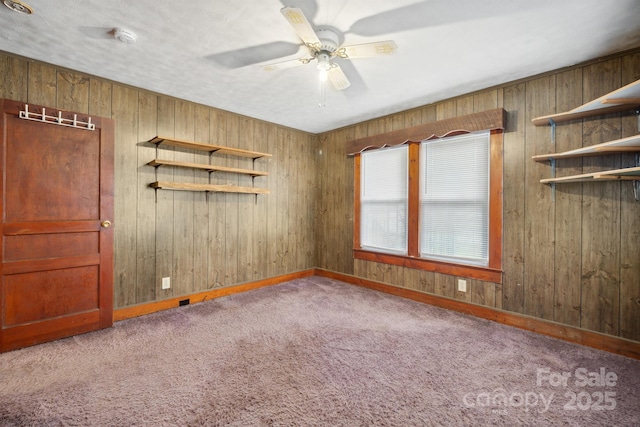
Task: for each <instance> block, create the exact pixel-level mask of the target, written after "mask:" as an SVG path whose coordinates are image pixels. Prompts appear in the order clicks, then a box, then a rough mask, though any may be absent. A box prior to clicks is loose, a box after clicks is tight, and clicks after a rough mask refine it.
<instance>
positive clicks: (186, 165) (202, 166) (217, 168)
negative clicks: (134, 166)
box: [147, 159, 269, 176]
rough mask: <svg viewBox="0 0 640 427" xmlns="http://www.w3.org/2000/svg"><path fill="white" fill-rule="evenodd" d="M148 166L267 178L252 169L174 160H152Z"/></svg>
mask: <svg viewBox="0 0 640 427" xmlns="http://www.w3.org/2000/svg"><path fill="white" fill-rule="evenodd" d="M147 165H149V166H156V167H157V166H174V167H182V168H189V169H201V170H205V171H207V172H230V173H239V174H244V175H250V176H267V175H269V172H263V171H257V170H252V169H240V168H230V167H226V166H213V165H205V164H202V163H188V162H178V161H175V160H163V159H153V160H152V161H150V162H149V163H147Z"/></svg>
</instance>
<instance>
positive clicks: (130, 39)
mask: <svg viewBox="0 0 640 427" xmlns="http://www.w3.org/2000/svg"><path fill="white" fill-rule="evenodd" d="M113 36H114V37H115V38H116V39H117V40H120V41H121V42H122V43H135V42H136V39H137V38H138V36H137V35H136V33H134V32H133V31H131V30H127V29H125V28H114V29H113Z"/></svg>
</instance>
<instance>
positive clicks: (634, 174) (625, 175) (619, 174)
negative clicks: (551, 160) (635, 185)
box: [540, 166, 640, 184]
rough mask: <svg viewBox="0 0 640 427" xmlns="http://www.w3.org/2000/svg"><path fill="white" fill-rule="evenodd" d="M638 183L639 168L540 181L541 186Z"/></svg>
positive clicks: (639, 176)
mask: <svg viewBox="0 0 640 427" xmlns="http://www.w3.org/2000/svg"><path fill="white" fill-rule="evenodd" d="M616 180H624V181H638V180H640V166H638V167H634V168H625V169H616V170H609V171H603V172H593V173H585V174H582V175H571V176H563V177H560V178H547V179H541V180H540V182H541V183H543V184H560V183H571V182H592V181H616Z"/></svg>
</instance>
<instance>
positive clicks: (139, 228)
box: [0, 53, 317, 308]
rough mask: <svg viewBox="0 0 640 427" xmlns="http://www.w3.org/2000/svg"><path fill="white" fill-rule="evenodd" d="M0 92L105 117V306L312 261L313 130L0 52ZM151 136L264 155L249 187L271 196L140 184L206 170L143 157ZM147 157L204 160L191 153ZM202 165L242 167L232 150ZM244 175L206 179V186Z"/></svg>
mask: <svg viewBox="0 0 640 427" xmlns="http://www.w3.org/2000/svg"><path fill="white" fill-rule="evenodd" d="M0 98H9V99H13V100H18V101H22V102H27V103H31V104H40V105H45V106H48V107H51V108H59V109H65V110H70V111H76V112H80V113H88V114H91V115H95V116H103V117H110V118H113V119H114V120H115V157H116V160H115V163H116V164H115V176H116V178H115V218H114V219H113V223H114V227H115V271H114V276H115V283H114V289H115V299H114V306H115V308H121V307H125V306H129V305H133V304H138V303H143V302H149V301H156V300H162V299H165V298H169V297H174V296H180V295H187V294H191V293H194V292H199V291H205V290H208V289H211V288H215V287H221V286H227V285H233V284H237V283H242V282H247V281H253V280H259V279H265V278H268V277H273V276H277V275H281V274H285V273H290V272H294V271H299V270H305V269H308V268H312V267H314V266H315V244H314V234H313V233H314V212H315V206H316V191H317V187H316V183H315V180H316V173H315V168H316V156H317V152H316V144H315V141H316V139H317V137H316V136H314V135H310V134H307V133H304V132H299V131H295V130H291V129H288V128H284V127H282V126H277V125H274V124H269V123H265V122H262V121H259V120H254V119H250V118H247V117H243V116H239V115H237V114H232V113H228V112H224V111H220V110H216V109H213V108H209V107H204V106H201V105H197V104H194V103H191V102H186V101H182V100H178V99H174V98H170V97H167V96H162V95H157V94H153V93H150V92H147V91H144V90H139V89H135V88H131V87H127V86H124V85H120V84H118V83H113V82H109V81H106V80H103V79H99V78H94V77H89V76H86V75H83V74H81V73H75V72H70V71H67V70H62V69H58V68H56V67H54V66H50V65H47V64H42V63H39V62H36V61H31V60H26V59H23V58H19V57H15V56H12V55H5V54H1V53H0ZM43 126H50V125H43ZM158 134H160V135H163V136H170V137H171V136H173V137H177V138H182V139H187V140H193V141H198V142H204V143H211V144H217V145H224V146H229V147H237V148H243V149H249V150H255V151H260V152H267V153H271V154H272V155H273V157H272V158H271V159H268V160H265V159H260V160H257V161H256V162H255V167H256V169H260V170H267V171H268V172H269V176H267V177H256V178H255V185H256V186H258V187H264V188H269V189H270V190H271V194H269V195H259V196H257V197H256V196H254V195H249V194H222V193H215V194H205V193H195V192H188V191H167V190H154V189H153V188H150V187H149V186H148V184H149V183H151V182H153V181H157V180H168V181H177V182H196V183H200V182H202V183H206V182H208V179H209V177H208V173H207V172H205V171H194V170H190V169H178V168H165V167H160V168H158V169H157V170H156V169H155V168H153V167H151V166H147V165H146V163H147V162H149V161H150V160H152V159H153V158H155V157H156V147H155V145H153V144H148V143H145V141H148V140H149V139H150V138H152V137H154V136H155V135H158ZM157 156H158V157H160V158H164V159H174V160H180V161H189V162H201V163H208V162H209V155H208V154H206V153H205V154H203V153H199V152H194V151H191V150H182V149H173V148H168V149H159V150H158V151H157ZM213 162H214V164H218V165H228V166H234V167H243V168H251V167H253V165H252V160H245V159H238V158H235V157H231V156H228V157H225V156H218V155H214V156H213ZM156 174H157V176H156ZM251 181H252V179H251V177H246V176H239V175H234V174H227V173H215V174H214V175H213V176H212V182H213V183H233V184H239V185H247V186H250V185H251V184H252V182H251ZM162 277H171V289H169V290H162V289H161V279H162Z"/></svg>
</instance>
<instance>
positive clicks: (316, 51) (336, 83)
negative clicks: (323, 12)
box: [262, 7, 397, 90]
mask: <svg viewBox="0 0 640 427" xmlns="http://www.w3.org/2000/svg"><path fill="white" fill-rule="evenodd" d="M280 12H281V13H282V15H284V17H285V18H286V19H287V21H289V24H291V26H292V27H293V29H294V30H295V32H296V33H297V34H298V36H299V37H300V39H302V41H303V42H304V44H305V45H306V46H307V48H309V54H308V55H306V56H303V57H301V58H297V59H291V60H287V61H282V62H276V63H273V64H267V65H264V66H262V69H263V70H265V71H276V70H283V69H287V68H292V67H297V66H299V65H305V64H308V63H310V62H311V61H314V60H315V61H317V68H318V70H319V72H320V73H319V77H320V81H321V82H324V81H326V80H329V81H330V82H331V84H332V85H333V87H334V88H336V89H337V90H343V89H346V88H348V87H349V86H350V85H351V83H350V82H349V79H348V78H347V76H346V75H345V74H344V72H343V71H342V69H341V68H340V66H339V65H338V64H337V63H336V62H333V59H335V58H342V59H353V58H370V57H374V56H385V55H391V54H393V53H394V52H395V51H396V49H397V46H396V44H395V42H394V41H393V40H385V41H380V42H373V43H365V44H358V45H352V46H341V43H342V37H341V34H340V33H339V32H338V31H337V30H335V29H333V28H330V27H319V28H318V29H317V30H314V28H313V26H312V25H311V23H310V22H309V20H308V19H307V18H306V16H305V15H304V13H303V12H302V10H301V9H299V8H295V7H284V8H282V9H281V10H280Z"/></svg>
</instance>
